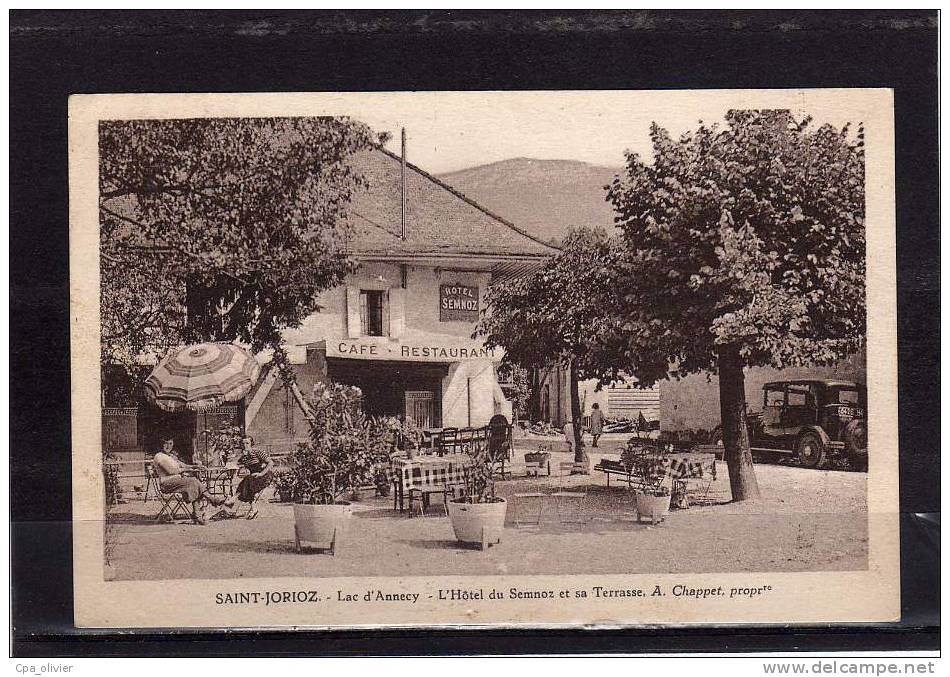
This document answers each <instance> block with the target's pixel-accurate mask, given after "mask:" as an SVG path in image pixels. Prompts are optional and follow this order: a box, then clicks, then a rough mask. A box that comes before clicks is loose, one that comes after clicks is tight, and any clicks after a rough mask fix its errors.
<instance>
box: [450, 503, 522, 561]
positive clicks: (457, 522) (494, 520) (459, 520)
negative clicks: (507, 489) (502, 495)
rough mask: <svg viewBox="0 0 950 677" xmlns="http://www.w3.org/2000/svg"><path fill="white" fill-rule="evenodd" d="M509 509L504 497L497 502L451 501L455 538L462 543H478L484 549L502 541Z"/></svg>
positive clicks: (451, 516) (451, 517)
mask: <svg viewBox="0 0 950 677" xmlns="http://www.w3.org/2000/svg"><path fill="white" fill-rule="evenodd" d="M507 510H508V504H507V503H506V502H505V501H504V499H502V500H500V501H498V502H497V503H456V502H455V501H449V519H451V520H452V529H453V531H455V538H457V539H458V540H459V541H461V542H462V543H478V544H479V545H481V547H482V550H485V549H486V548H487V547H488V546H489V545H490V544H492V543H500V542H501V533H502V532H503V531H504V530H505V513H506V511H507Z"/></svg>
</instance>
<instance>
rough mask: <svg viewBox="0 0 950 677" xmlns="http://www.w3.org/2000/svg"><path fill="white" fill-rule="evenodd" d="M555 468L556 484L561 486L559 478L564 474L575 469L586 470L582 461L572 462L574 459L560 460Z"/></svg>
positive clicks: (568, 473)
mask: <svg viewBox="0 0 950 677" xmlns="http://www.w3.org/2000/svg"><path fill="white" fill-rule="evenodd" d="M557 470H558V472H557V485H558V486H561V480H562V479H563V478H564V477H565V476H566V475H570V474H571V473H573V472H574V471H575V470H580V471H582V472H584V471H586V470H587V466H586V465H584V464H583V463H574V461H561V462H560V463H558V464H557Z"/></svg>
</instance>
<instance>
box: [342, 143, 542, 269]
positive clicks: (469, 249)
mask: <svg viewBox="0 0 950 677" xmlns="http://www.w3.org/2000/svg"><path fill="white" fill-rule="evenodd" d="M353 165H354V169H355V170H356V171H357V172H359V173H361V174H362V175H363V176H364V177H365V178H366V179H367V182H368V187H367V188H366V189H365V190H363V191H361V192H360V193H358V194H356V195H355V196H354V198H353V201H352V203H351V205H350V207H349V208H348V211H349V222H350V224H351V225H352V226H353V228H354V232H355V234H354V236H353V239H352V241H351V244H350V249H351V251H352V252H353V253H354V254H416V255H419V254H483V255H491V256H537V257H543V256H550V255H553V254H556V253H557V251H558V250H557V249H555V248H554V247H552V246H551V245H548V244H546V243H544V242H543V241H541V240H539V239H537V238H534V237H532V236H531V235H529V234H528V233H526V232H524V231H523V230H521V229H519V228H518V227H516V226H515V225H513V224H511V223H509V222H508V221H506V220H505V219H503V218H501V217H500V216H497V215H496V214H493V213H491V212H490V211H488V210H487V209H485V208H484V207H482V206H480V205H478V204H477V203H476V202H474V201H473V200H470V199H469V198H467V197H465V196H464V195H463V194H462V193H460V192H458V191H457V190H455V189H454V188H452V187H451V186H449V185H447V184H445V183H443V182H442V181H440V180H438V179H437V178H435V177H434V176H432V175H430V174H428V173H426V172H424V171H423V170H421V169H419V168H418V167H416V166H414V165H412V164H410V163H408V162H407V163H406V222H407V237H406V239H405V240H403V239H402V236H401V231H402V215H401V210H402V202H401V194H402V178H401V167H400V165H401V162H400V159H399V157H398V156H397V155H394V154H392V153H390V152H389V151H387V150H385V149H377V150H372V151H365V152H362V153H360V154H358V155H357V156H356V157H355V158H354V160H353Z"/></svg>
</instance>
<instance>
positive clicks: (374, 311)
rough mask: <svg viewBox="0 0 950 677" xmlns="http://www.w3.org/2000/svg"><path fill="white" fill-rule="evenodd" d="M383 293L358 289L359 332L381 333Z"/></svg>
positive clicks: (364, 333) (365, 333)
mask: <svg viewBox="0 0 950 677" xmlns="http://www.w3.org/2000/svg"><path fill="white" fill-rule="evenodd" d="M383 293H384V292H381V291H376V290H367V289H363V290H360V333H361V334H363V336H382V335H383Z"/></svg>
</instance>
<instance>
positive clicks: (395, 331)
mask: <svg viewBox="0 0 950 677" xmlns="http://www.w3.org/2000/svg"><path fill="white" fill-rule="evenodd" d="M405 328H406V290H405V289H400V288H393V289H390V290H389V335H390V336H391V337H392V338H399V337H400V336H402V333H403V331H404V330H405Z"/></svg>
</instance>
